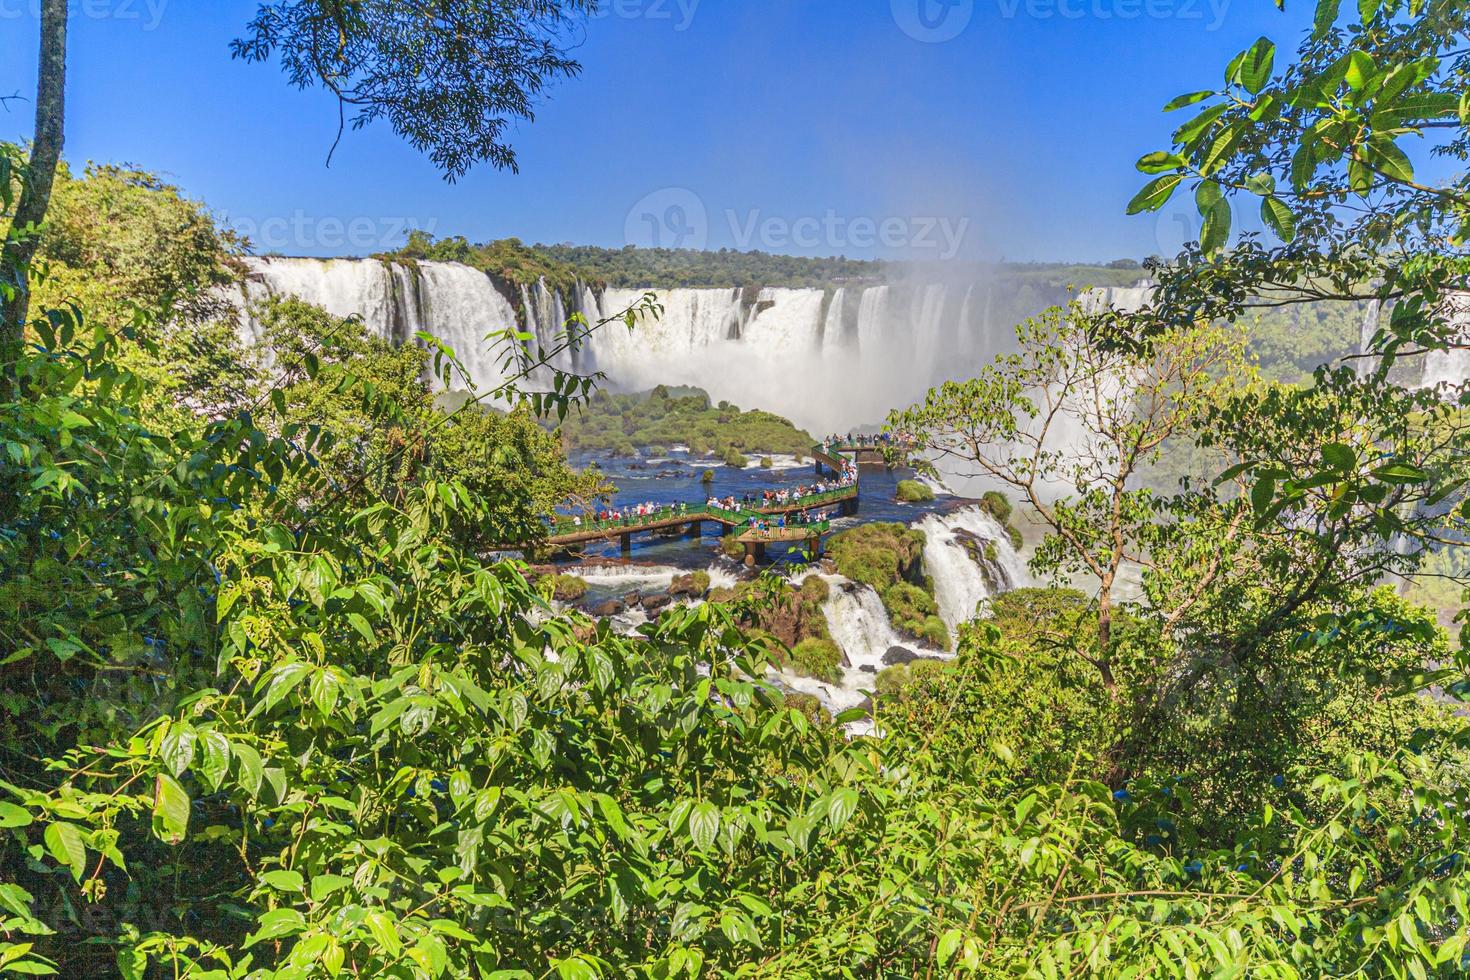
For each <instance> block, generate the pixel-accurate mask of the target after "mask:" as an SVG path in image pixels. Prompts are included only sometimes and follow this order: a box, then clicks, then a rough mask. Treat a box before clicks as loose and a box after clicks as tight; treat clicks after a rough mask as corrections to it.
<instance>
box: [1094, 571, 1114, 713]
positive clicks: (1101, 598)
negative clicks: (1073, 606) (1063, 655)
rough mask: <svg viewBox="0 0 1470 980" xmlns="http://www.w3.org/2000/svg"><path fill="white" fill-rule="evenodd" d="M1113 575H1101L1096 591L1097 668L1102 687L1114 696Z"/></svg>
mask: <svg viewBox="0 0 1470 980" xmlns="http://www.w3.org/2000/svg"><path fill="white" fill-rule="evenodd" d="M1112 646H1113V576H1112V573H1108V574H1107V575H1104V576H1103V582H1102V587H1101V588H1100V589H1099V590H1098V593H1097V669H1098V672H1099V673H1101V674H1102V682H1103V687H1105V688H1106V689H1107V692H1108V694H1110V695H1112V696H1114V697H1116V696H1117V694H1118V681H1117V678H1115V677H1114V676H1113V650H1112Z"/></svg>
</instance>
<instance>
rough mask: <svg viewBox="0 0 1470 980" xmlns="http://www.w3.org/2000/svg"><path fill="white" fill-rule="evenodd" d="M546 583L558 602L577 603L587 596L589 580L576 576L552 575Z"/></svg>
mask: <svg viewBox="0 0 1470 980" xmlns="http://www.w3.org/2000/svg"><path fill="white" fill-rule="evenodd" d="M545 582H546V587H547V588H548V589H549V590H550V592H551V597H552V598H553V599H555V600H556V601H558V602H576V601H577V600H578V599H581V598H582V597H583V596H585V595H586V594H587V580H586V579H583V578H578V577H577V576H576V575H551V576H549V577H548V578H547V579H546V580H545Z"/></svg>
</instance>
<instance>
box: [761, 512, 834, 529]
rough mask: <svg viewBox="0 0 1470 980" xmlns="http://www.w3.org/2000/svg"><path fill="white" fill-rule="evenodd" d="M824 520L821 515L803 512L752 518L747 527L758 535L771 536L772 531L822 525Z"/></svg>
mask: <svg viewBox="0 0 1470 980" xmlns="http://www.w3.org/2000/svg"><path fill="white" fill-rule="evenodd" d="M823 519H824V518H823V516H822V515H821V514H813V513H812V512H810V511H805V510H803V511H797V512H795V513H792V514H777V515H776V516H774V517H766V516H764V515H762V516H757V517H752V518H751V519H750V520H749V521H747V522H746V527H748V528H749V529H750V530H752V531H754V532H755V533H756V534H770V533H771V532H772V531H784V530H785V529H787V528H800V527H810V526H812V525H813V524H820V523H821V522H822V520H823Z"/></svg>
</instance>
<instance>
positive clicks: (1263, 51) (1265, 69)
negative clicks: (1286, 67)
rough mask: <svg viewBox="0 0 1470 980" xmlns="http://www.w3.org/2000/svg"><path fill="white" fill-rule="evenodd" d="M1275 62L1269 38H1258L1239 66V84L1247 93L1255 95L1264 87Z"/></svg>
mask: <svg viewBox="0 0 1470 980" xmlns="http://www.w3.org/2000/svg"><path fill="white" fill-rule="evenodd" d="M1275 60H1276V45H1274V44H1272V43H1271V41H1270V39H1269V38H1264V37H1263V38H1259V39H1257V41H1256V43H1255V44H1253V45H1251V47H1250V50H1249V51H1247V52H1246V53H1245V60H1244V61H1243V62H1242V63H1241V66H1240V84H1242V85H1244V86H1245V90H1246V91H1247V92H1249V93H1251V94H1252V95H1255V94H1256V93H1257V92H1259V91H1261V89H1263V88H1265V87H1266V82H1268V81H1269V80H1270V78H1271V69H1272V66H1273V65H1274V64H1275Z"/></svg>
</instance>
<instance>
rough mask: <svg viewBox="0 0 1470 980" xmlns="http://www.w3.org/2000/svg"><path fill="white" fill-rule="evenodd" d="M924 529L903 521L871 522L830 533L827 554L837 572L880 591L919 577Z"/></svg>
mask: <svg viewBox="0 0 1470 980" xmlns="http://www.w3.org/2000/svg"><path fill="white" fill-rule="evenodd" d="M924 540H925V539H924V532H923V531H919V530H915V529H913V528H910V527H908V526H907V525H904V524H889V523H883V522H880V521H874V522H873V523H870V524H860V525H858V526H857V527H854V528H849V529H848V530H846V531H841V532H839V533H837V534H834V535H832V537H831V538H830V539H828V541H827V556H828V557H829V558H831V559H832V562H833V563H834V564H835V565H836V567H837V573H838V574H839V575H842V576H844V577H846V578H850V579H852V580H853V581H854V582H861V583H862V584H863V585H867V586H871V587H872V588H873V589H875V590H877V591H878V592H879V593H880V594H881V593H882V592H884V591H885V590H886V589H887V588H888V587H889V586H890V585H893V584H894V583H896V582H899V581H904V580H908V581H914V580H916V579H919V578H920V577H921V575H920V560H921V558H922V557H923V554H924Z"/></svg>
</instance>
